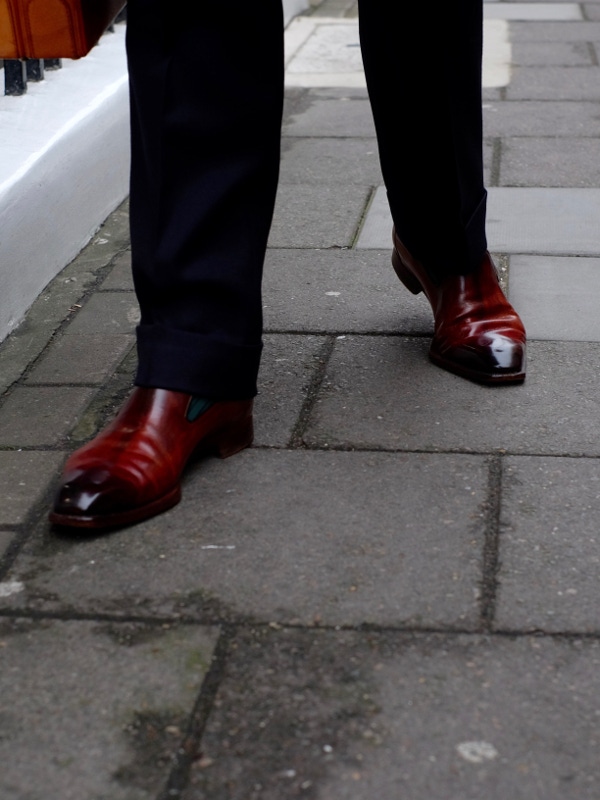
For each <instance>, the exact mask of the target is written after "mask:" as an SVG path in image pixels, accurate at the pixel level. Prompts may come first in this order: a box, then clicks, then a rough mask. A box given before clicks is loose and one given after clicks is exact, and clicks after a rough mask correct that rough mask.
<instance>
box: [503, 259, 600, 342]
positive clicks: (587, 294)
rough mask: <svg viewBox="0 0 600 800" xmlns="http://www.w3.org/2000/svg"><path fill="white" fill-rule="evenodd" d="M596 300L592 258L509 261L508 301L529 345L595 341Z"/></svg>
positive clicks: (598, 269) (598, 324)
mask: <svg viewBox="0 0 600 800" xmlns="http://www.w3.org/2000/svg"><path fill="white" fill-rule="evenodd" d="M598 297H600V259H598V258H560V257H557V256H554V257H550V256H513V257H512V258H511V261H510V299H511V302H513V303H514V304H515V305H516V306H517V307H518V308H519V311H520V313H521V315H522V318H523V322H524V323H525V328H526V329H527V335H528V336H529V338H530V340H531V339H554V340H562V341H580V342H600V317H599V315H598Z"/></svg>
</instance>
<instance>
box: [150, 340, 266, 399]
mask: <svg viewBox="0 0 600 800" xmlns="http://www.w3.org/2000/svg"><path fill="white" fill-rule="evenodd" d="M137 347H138V370H137V374H136V378H135V383H136V385H137V386H145V387H151V388H156V389H170V390H172V391H176V392H186V393H189V394H195V395H198V396H201V397H206V398H208V399H209V400H249V399H250V398H251V397H254V396H255V395H256V393H257V388H256V378H257V375H258V368H259V364H260V356H261V351H262V343H261V344H258V345H255V346H253V345H237V344H234V343H231V342H227V341H225V340H218V339H215V338H214V337H210V336H207V335H204V334H200V333H192V332H187V331H174V330H170V329H168V328H166V327H165V326H163V325H140V326H138V329H137Z"/></svg>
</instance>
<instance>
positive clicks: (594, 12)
mask: <svg viewBox="0 0 600 800" xmlns="http://www.w3.org/2000/svg"><path fill="white" fill-rule="evenodd" d="M582 8H583V13H584V14H585V18H586V19H589V20H591V21H592V22H598V21H600V5H599V4H598V3H583V6H582Z"/></svg>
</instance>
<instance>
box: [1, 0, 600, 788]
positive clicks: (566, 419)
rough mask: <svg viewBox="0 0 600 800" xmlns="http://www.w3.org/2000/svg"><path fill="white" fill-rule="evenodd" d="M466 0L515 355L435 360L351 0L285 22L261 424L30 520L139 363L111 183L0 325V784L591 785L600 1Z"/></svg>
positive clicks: (595, 734)
mask: <svg viewBox="0 0 600 800" xmlns="http://www.w3.org/2000/svg"><path fill="white" fill-rule="evenodd" d="M486 17H487V19H486V32H487V34H486V35H487V38H486V48H493V52H491V50H490V49H488V51H487V53H486V59H487V67H486V72H485V81H484V82H485V85H486V88H485V90H484V100H485V162H486V179H487V183H488V186H489V187H490V214H489V232H490V244H491V247H492V249H493V251H494V254H495V256H496V260H497V263H498V264H499V266H500V268H501V271H502V276H503V280H504V281H505V282H506V285H507V287H508V292H509V295H510V298H511V300H512V302H513V303H514V304H515V306H516V307H517V309H518V310H519V312H520V313H521V314H522V316H523V319H524V321H525V323H526V326H527V328H528V332H529V336H530V349H529V354H530V355H529V368H528V377H527V380H526V382H525V384H524V385H523V386H518V387H504V388H497V387H496V388H486V387H483V386H478V385H475V384H472V383H469V382H467V381H465V380H462V379H460V378H457V377H454V376H452V375H450V374H448V373H446V372H444V371H442V370H440V369H438V368H436V367H435V366H433V365H432V364H430V363H429V361H428V359H427V349H428V344H429V338H428V337H429V336H430V334H431V330H432V325H431V314H430V311H429V309H428V307H427V305H426V302H425V300H424V299H423V298H422V296H418V297H415V296H413V295H410V294H409V293H408V292H406V291H405V290H404V289H403V287H402V286H400V285H399V283H398V281H397V279H395V276H394V274H393V271H392V269H391V266H390V248H389V236H390V223H389V217H388V215H387V210H386V208H385V204H384V203H383V202H382V192H381V188H380V187H381V184H382V181H381V175H380V171H379V165H378V159H377V148H376V142H375V138H374V132H373V126H372V122H371V117H370V111H369V106H368V100H367V96H366V91H365V89H364V88H363V86H362V83H361V76H360V66H359V60H358V55H359V54H358V47H357V43H358V40H357V33H356V20H355V18H354V8H353V5H352V3H351V2H349V0H337V2H336V0H326V2H325V3H324V4H323V6H321V7H320V8H319V9H318V12H317V13H315V14H314V15H312V16H310V17H308V18H307V19H306V20H301V21H300V22H298V25H299V26H300V27H299V28H298V27H295V23H294V24H293V25H292V26H290V28H289V29H288V37H290V38H289V42H290V43H291V45H293V46H290V47H289V48H288V56H289V63H288V83H289V84H290V85H289V86H288V89H287V105H286V113H285V124H284V139H283V161H282V174H281V184H280V192H279V198H278V204H277V209H276V215H275V220H274V224H273V229H272V233H271V239H270V248H269V253H268V257H267V263H266V271H265V300H264V304H265V326H266V334H265V354H264V361H263V366H262V369H261V376H260V395H259V397H258V398H257V402H256V439H255V444H254V446H253V447H252V448H251V449H249V450H246V451H245V452H243V453H241V454H240V455H238V456H236V457H235V458H232V459H228V460H225V461H219V460H216V459H207V460H205V461H203V462H202V463H198V464H195V465H193V466H192V467H191V469H190V470H189V471H188V473H187V474H186V479H185V483H184V498H183V501H182V502H181V504H180V505H178V506H177V507H176V508H174V509H172V510H171V511H169V512H167V513H166V514H164V515H161V516H159V517H157V518H155V519H153V520H150V521H148V522H145V523H142V524H140V525H138V526H135V527H133V528H130V529H127V530H123V531H117V532H114V533H111V534H110V535H104V536H97V537H86V538H74V537H72V536H62V535H57V533H56V532H55V531H51V530H50V529H49V526H48V524H47V521H46V515H47V510H48V506H49V503H50V498H51V496H52V494H53V487H54V485H55V481H56V478H57V475H58V472H59V469H60V466H61V464H62V462H63V460H64V458H65V456H66V454H67V453H68V452H70V451H71V450H72V449H73V448H75V447H76V446H78V445H79V444H80V443H81V442H83V441H85V440H87V439H88V438H89V437H90V436H92V435H93V433H94V431H95V430H97V428H98V427H99V426H101V425H102V424H103V423H104V421H105V420H106V419H107V418H109V417H110V415H111V414H112V413H113V411H114V409H115V408H117V407H118V405H119V404H120V402H121V400H122V398H123V397H124V396H125V395H126V393H127V392H128V390H129V388H130V385H131V380H132V375H133V369H134V363H135V360H134V359H135V355H134V353H133V350H132V348H133V342H134V340H133V331H134V327H135V323H136V320H137V307H136V302H135V297H134V294H133V291H132V286H131V280H130V276H129V260H130V256H129V249H128V248H129V242H128V233H127V205H126V204H124V205H123V206H122V207H120V208H119V209H118V210H117V211H116V212H115V213H114V214H112V215H111V217H109V219H108V220H107V221H106V224H105V225H104V227H103V228H102V229H101V230H100V232H99V233H98V235H97V236H96V237H94V239H93V240H92V242H91V243H90V244H89V246H87V247H86V248H85V250H83V252H82V253H81V254H80V255H79V256H78V257H77V258H76V260H75V261H74V262H73V263H72V264H70V265H69V267H67V269H66V270H64V271H63V272H62V273H61V274H60V275H59V276H58V278H57V279H56V280H55V281H54V282H53V283H52V284H51V285H50V286H49V287H48V289H47V290H46V291H45V292H44V293H43V295H42V296H41V297H40V298H39V300H38V301H37V302H36V303H35V305H34V306H33V308H32V309H31V311H30V313H29V314H28V316H27V318H26V320H25V322H24V323H23V324H22V325H21V326H20V327H19V328H18V329H17V331H15V333H14V334H13V335H12V336H11V337H9V338H8V339H7V340H6V341H5V342H4V343H2V345H0V376H1V379H2V380H1V383H2V387H3V390H6V393H5V394H4V395H3V396H2V398H1V404H0V488H1V490H2V497H3V502H2V503H1V506H0V556H3V558H2V560H0V614H1V615H2V616H1V619H0V665H1V670H0V686H1V688H2V693H1V695H0V697H1V698H2V699H1V700H0V763H2V770H1V771H0V800H42V798H43V800H55V798H56V800H58V798H60V800H70V799H71V798H73V800H75V799H76V800H100V799H102V800H159V799H160V800H166V798H170V797H175V798H177V797H181V798H182V800H208V798H210V800H259V799H260V800H288V798H296V797H298V798H311V800H373V799H374V798H376V800H400V799H402V800H405V799H406V800H480V799H481V798H486V800H508V799H509V798H510V800H538V799H539V800H575V799H576V800H598V798H600V700H599V697H600V669H599V666H600V602H599V601H600V590H599V588H598V587H599V585H600V582H599V578H600V534H599V524H598V518H599V515H600V460H599V459H600V413H599V411H600V408H599V405H600V403H599V397H600V392H599V383H598V375H599V374H600V347H599V346H598V342H599V341H600V316H599V314H598V312H597V298H598V297H600V227H599V226H598V221H600V158H599V155H600V144H599V142H598V136H599V135H600V67H599V66H598V64H599V61H598V56H599V55H600V0H598V2H584V3H557V2H550V3H545V2H537V3H520V2H512V3H509V2H503V0H498V1H497V2H488V3H486ZM300 28H301V29H302V30H300ZM303 37H304V38H303ZM357 65H358V66H357ZM331 76H334V77H331ZM334 81H335V82H334ZM328 84H329V85H328ZM432 102H435V96H432Z"/></svg>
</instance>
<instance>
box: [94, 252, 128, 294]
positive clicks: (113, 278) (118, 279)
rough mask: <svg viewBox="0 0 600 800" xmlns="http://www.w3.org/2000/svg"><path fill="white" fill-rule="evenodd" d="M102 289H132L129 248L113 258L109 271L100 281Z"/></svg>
mask: <svg viewBox="0 0 600 800" xmlns="http://www.w3.org/2000/svg"><path fill="white" fill-rule="evenodd" d="M101 289H102V290H109V291H110V290H112V291H119V290H122V291H133V278H132V276H131V250H126V251H125V252H124V253H121V254H120V255H119V256H117V258H116V259H115V262H114V264H113V266H112V269H111V271H110V273H109V274H108V275H107V277H106V278H105V280H104V281H103V282H102V286H101Z"/></svg>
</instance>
